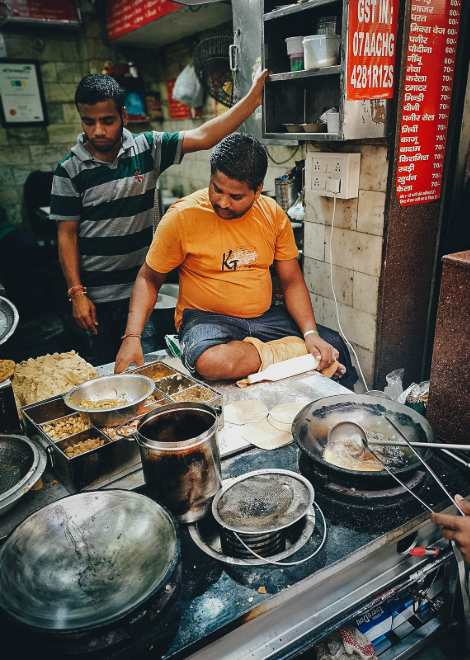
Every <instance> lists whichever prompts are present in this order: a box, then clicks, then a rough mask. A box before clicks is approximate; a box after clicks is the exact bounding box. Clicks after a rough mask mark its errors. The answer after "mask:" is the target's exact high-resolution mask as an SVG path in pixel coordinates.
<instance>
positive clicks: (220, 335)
mask: <svg viewBox="0 0 470 660" xmlns="http://www.w3.org/2000/svg"><path fill="white" fill-rule="evenodd" d="M236 321H237V319H232V318H231V317H224V316H222V315H217V314H204V313H201V312H197V314H190V315H186V316H185V317H184V320H183V326H182V328H181V329H180V342H181V347H182V350H183V356H182V359H183V363H184V365H185V366H186V368H187V369H188V370H189V371H191V372H192V373H194V372H197V373H198V374H200V375H201V376H203V377H204V378H207V379H208V380H224V379H232V378H240V377H242V376H245V375H246V374H247V373H253V372H254V371H257V370H258V369H259V364H260V361H259V356H258V352H257V351H256V349H255V348H254V347H253V346H250V345H248V344H244V343H243V342H242V341H241V340H242V339H243V338H244V337H246V334H247V332H246V329H244V328H243V321H240V322H239V323H237V322H236Z"/></svg>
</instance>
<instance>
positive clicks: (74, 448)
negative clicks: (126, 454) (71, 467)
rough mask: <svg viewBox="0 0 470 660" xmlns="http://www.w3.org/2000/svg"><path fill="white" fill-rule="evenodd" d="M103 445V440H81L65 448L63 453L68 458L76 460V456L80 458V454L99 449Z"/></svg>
mask: <svg viewBox="0 0 470 660" xmlns="http://www.w3.org/2000/svg"><path fill="white" fill-rule="evenodd" d="M103 445H104V440H103V439H102V438H86V440H80V441H79V442H76V443H75V444H73V445H70V446H69V447H65V449H64V450H63V452H64V454H65V455H66V456H68V458H74V456H80V454H84V453H85V452H86V451H91V450H92V449H97V448H98V447H102V446H103Z"/></svg>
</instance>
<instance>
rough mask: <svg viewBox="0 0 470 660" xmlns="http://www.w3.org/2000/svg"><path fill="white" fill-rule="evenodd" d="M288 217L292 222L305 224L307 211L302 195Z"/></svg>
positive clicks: (289, 211) (293, 205)
mask: <svg viewBox="0 0 470 660" xmlns="http://www.w3.org/2000/svg"><path fill="white" fill-rule="evenodd" d="M287 215H288V216H289V218H290V219H291V220H297V221H298V222H303V219H304V217H305V209H304V205H303V202H302V195H299V196H298V197H297V199H296V200H295V202H294V204H292V206H291V207H290V208H289V209H288V210H287Z"/></svg>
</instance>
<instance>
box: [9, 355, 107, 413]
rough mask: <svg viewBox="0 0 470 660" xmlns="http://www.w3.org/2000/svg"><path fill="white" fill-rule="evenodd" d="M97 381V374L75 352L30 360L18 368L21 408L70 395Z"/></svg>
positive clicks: (16, 382) (17, 393)
mask: <svg viewBox="0 0 470 660" xmlns="http://www.w3.org/2000/svg"><path fill="white" fill-rule="evenodd" d="M92 378H96V370H95V368H94V367H93V366H92V365H91V364H88V362H86V361H85V360H84V359H83V358H81V357H80V356H79V355H78V353H76V352H75V351H68V352H67V353H53V354H52V355H49V354H47V355H41V356H40V357H37V358H29V360H24V361H23V362H20V363H19V364H17V365H16V369H15V377H14V379H13V390H14V392H15V396H16V399H17V401H18V403H19V404H20V405H21V406H26V405H28V404H30V403H36V401H42V400H43V399H48V398H49V397H52V396H57V395H58V394H64V393H65V392H68V391H69V390H70V389H71V388H72V387H74V386H75V385H80V384H81V383H84V382H85V381H87V380H91V379H92Z"/></svg>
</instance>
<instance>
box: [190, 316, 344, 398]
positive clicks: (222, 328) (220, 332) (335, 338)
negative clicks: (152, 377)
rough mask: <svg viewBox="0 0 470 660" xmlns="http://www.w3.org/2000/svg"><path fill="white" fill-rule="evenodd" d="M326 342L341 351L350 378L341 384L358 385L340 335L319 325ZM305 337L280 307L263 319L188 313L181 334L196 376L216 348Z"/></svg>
mask: <svg viewBox="0 0 470 660" xmlns="http://www.w3.org/2000/svg"><path fill="white" fill-rule="evenodd" d="M317 328H318V332H319V333H320V336H321V337H322V339H324V340H325V341H327V342H328V343H329V344H331V345H332V346H334V347H335V348H336V349H337V350H338V351H339V361H340V362H341V364H344V366H345V367H346V374H345V375H344V376H343V378H342V379H341V380H340V382H341V383H342V384H345V383H343V380H344V379H346V378H347V382H348V385H347V386H349V385H350V382H349V381H352V382H351V384H352V383H354V382H356V380H357V375H356V372H355V369H354V367H353V366H352V364H351V359H350V357H349V352H348V349H347V347H346V345H345V344H344V342H343V340H342V339H341V337H340V336H339V335H338V333H336V332H334V331H333V330H330V329H329V328H325V327H323V326H321V325H317ZM287 336H294V337H302V333H301V332H300V330H299V328H298V327H297V324H296V323H295V321H294V320H293V319H292V317H291V316H289V314H288V313H287V311H286V309H285V307H283V306H282V305H276V306H273V307H271V309H269V310H268V311H267V312H265V313H264V314H262V315H261V316H257V317H255V318H252V319H241V318H236V317H234V316H224V315H223V314H213V313H212V312H200V311H199V310H194V309H185V310H184V311H183V319H182V323H181V327H180V331H179V339H180V343H181V347H182V349H183V355H182V359H183V363H184V365H185V367H186V368H187V369H188V370H189V371H191V372H192V373H194V372H195V371H196V367H195V365H196V362H197V360H198V358H199V357H200V356H201V355H202V354H203V353H204V351H207V349H208V348H212V346H218V345H219V344H226V343H227V342H229V341H232V340H238V341H242V340H243V339H245V337H256V338H257V339H260V340H261V341H272V340H273V339H280V338H281V337H287Z"/></svg>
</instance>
